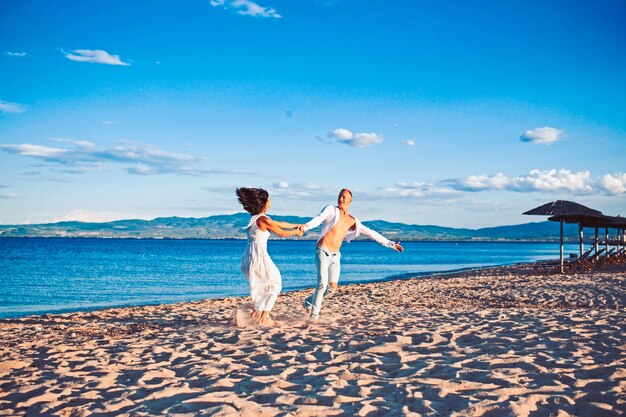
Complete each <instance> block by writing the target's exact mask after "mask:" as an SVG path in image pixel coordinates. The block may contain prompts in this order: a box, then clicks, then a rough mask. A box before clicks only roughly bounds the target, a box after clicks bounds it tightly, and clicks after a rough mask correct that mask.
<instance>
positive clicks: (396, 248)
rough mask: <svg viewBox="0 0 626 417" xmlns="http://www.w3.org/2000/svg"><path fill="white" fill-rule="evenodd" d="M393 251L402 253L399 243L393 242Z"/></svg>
mask: <svg viewBox="0 0 626 417" xmlns="http://www.w3.org/2000/svg"><path fill="white" fill-rule="evenodd" d="M393 250H395V251H396V252H402V251H404V248H403V247H402V245H401V244H400V242H395V243H394V244H393Z"/></svg>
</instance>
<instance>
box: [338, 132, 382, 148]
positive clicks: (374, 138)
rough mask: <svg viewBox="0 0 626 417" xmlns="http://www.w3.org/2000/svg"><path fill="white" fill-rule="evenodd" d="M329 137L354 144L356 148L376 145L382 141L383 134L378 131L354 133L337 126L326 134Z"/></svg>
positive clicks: (347, 143)
mask: <svg viewBox="0 0 626 417" xmlns="http://www.w3.org/2000/svg"><path fill="white" fill-rule="evenodd" d="M326 136H328V137H329V138H335V139H337V140H338V141H339V142H341V143H345V144H346V145H350V146H354V147H356V148H366V147H368V146H372V145H378V144H380V143H382V142H383V136H382V135H379V134H378V133H357V134H354V133H352V132H351V131H349V130H348V129H344V128H339V129H335V130H333V131H330V132H328V133H327V134H326Z"/></svg>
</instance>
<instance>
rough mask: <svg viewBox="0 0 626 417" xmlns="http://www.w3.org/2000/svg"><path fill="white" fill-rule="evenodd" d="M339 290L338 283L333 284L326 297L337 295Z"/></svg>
mask: <svg viewBox="0 0 626 417" xmlns="http://www.w3.org/2000/svg"><path fill="white" fill-rule="evenodd" d="M338 290H339V285H338V284H337V283H336V282H331V283H330V284H328V293H327V294H326V296H329V295H334V294H337V291H338Z"/></svg>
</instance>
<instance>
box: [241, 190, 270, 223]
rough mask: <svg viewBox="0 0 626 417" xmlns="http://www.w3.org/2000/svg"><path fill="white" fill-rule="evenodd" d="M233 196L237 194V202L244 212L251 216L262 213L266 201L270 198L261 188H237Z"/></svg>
mask: <svg viewBox="0 0 626 417" xmlns="http://www.w3.org/2000/svg"><path fill="white" fill-rule="evenodd" d="M235 194H237V197H238V198H239V202H240V203H241V205H242V206H243V208H244V210H245V211H247V212H248V213H250V214H252V215H253V216H254V215H255V214H259V213H261V212H262V211H263V209H264V208H265V205H266V204H267V199H268V198H269V196H270V195H269V193H268V192H267V191H265V190H264V189H263V188H245V187H241V188H237V190H236V191H235Z"/></svg>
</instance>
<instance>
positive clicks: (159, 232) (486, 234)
mask: <svg viewBox="0 0 626 417" xmlns="http://www.w3.org/2000/svg"><path fill="white" fill-rule="evenodd" d="M272 218H274V219H276V220H280V221H286V222H290V223H305V222H306V221H308V220H309V218H307V217H296V216H272ZM249 219H250V215H249V214H247V213H237V214H232V215H219V216H211V217H204V218H184V217H159V218H156V219H154V220H118V221H113V222H107V223H86V222H75V221H71V222H59V223H46V224H29V225H0V237H89V238H136V239H244V238H245V237H246V236H245V230H244V227H245V226H246V225H247V224H248V221H249ZM363 224H365V225H366V226H368V227H370V228H372V229H374V230H376V231H378V232H380V233H382V234H383V235H384V236H386V237H388V238H389V239H392V240H400V241H407V240H483V241H499V240H514V241H555V240H558V239H559V224H558V223H557V222H548V221H544V222H539V223H525V224H518V225H512V226H498V227H487V228H482V229H456V228H452V227H442V226H423V225H415V224H404V223H390V222H386V221H382V220H373V221H367V222H363ZM318 234H319V229H316V230H314V231H312V232H310V233H308V234H307V235H305V238H308V239H316V237H317V236H318ZM565 237H566V239H567V240H570V241H573V240H577V239H578V226H577V225H569V224H566V225H565Z"/></svg>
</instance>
